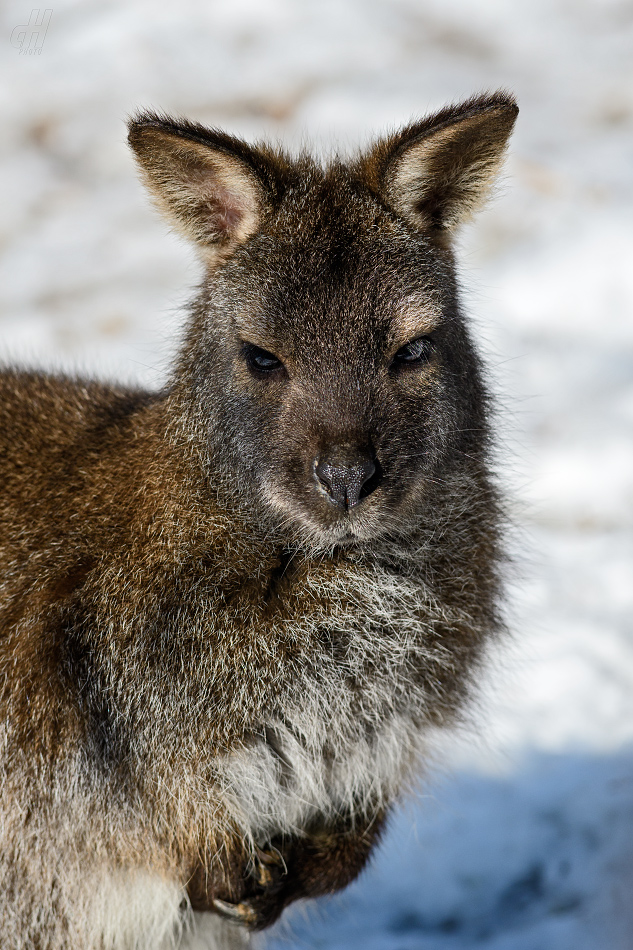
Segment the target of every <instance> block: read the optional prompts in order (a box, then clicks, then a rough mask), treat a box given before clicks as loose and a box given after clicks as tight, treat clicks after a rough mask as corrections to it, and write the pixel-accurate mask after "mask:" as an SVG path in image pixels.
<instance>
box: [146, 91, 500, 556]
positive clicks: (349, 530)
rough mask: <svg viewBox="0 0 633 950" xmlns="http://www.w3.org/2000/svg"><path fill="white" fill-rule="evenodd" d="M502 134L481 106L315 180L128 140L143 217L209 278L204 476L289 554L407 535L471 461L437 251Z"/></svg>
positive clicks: (264, 163) (299, 170)
mask: <svg viewBox="0 0 633 950" xmlns="http://www.w3.org/2000/svg"><path fill="white" fill-rule="evenodd" d="M514 116H515V111H514V106H513V104H512V103H511V102H510V101H509V100H505V99H503V98H499V97H497V98H495V99H494V100H484V101H483V102H482V101H481V100H479V101H477V102H473V103H472V104H471V107H470V109H469V108H465V109H464V110H463V111H461V112H460V113H458V114H457V115H455V114H454V113H450V112H446V113H445V114H444V115H443V116H441V117H439V119H438V121H437V122H436V123H435V125H434V126H430V123H428V122H426V123H425V122H423V123H420V124H418V125H416V126H412V127H410V128H409V129H407V130H405V131H403V132H402V133H400V135H398V136H394V137H393V139H391V140H389V141H387V142H386V143H381V145H380V146H378V147H376V148H374V150H373V151H372V152H370V154H369V155H368V156H366V157H365V158H363V159H361V160H360V161H358V162H356V163H355V164H354V165H352V166H351V167H349V166H345V165H343V164H341V163H335V164H333V165H332V166H331V167H329V168H326V169H323V168H321V167H320V166H318V165H316V164H315V163H314V162H313V161H311V160H310V159H309V158H307V157H304V158H303V159H302V160H301V161H300V162H299V163H295V164H293V163H291V162H290V161H289V160H288V159H286V158H285V157H282V156H279V155H275V154H273V153H271V152H269V151H267V150H265V151H262V150H259V151H255V150H251V149H248V148H247V147H245V146H244V145H243V143H236V142H234V141H233V140H230V139H228V138H227V137H226V136H223V135H218V134H216V133H210V132H208V131H206V130H204V129H200V128H199V127H196V126H192V125H189V124H188V123H183V124H176V123H172V122H170V121H163V120H161V119H159V118H157V117H152V116H144V117H140V118H139V119H138V120H137V121H136V122H134V123H133V124H132V127H131V133H130V141H131V143H132V145H133V147H134V148H135V150H136V152H137V156H138V158H139V162H140V164H141V168H142V169H143V171H144V173H145V176H146V179H147V181H148V183H149V185H150V188H151V189H152V191H153V192H154V194H155V196H156V198H157V201H158V203H159V205H160V206H162V207H163V208H164V209H166V210H167V212H168V214H169V215H170V217H171V218H172V219H173V220H175V223H176V225H177V226H178V227H179V228H180V229H181V230H184V231H185V233H187V234H188V236H190V237H194V239H195V240H196V241H197V242H198V245H199V247H200V249H201V251H202V254H203V256H205V257H206V258H207V260H208V261H209V265H208V275H207V278H206V281H205V284H204V286H203V291H202V294H201V297H200V300H199V303H198V306H197V314H196V316H197V319H196V322H195V324H194V333H193V334H192V337H191V341H192V345H191V349H190V350H189V351H188V352H187V358H188V360H189V361H190V363H191V370H190V372H191V376H188V379H191V380H192V381H193V382H194V385H195V390H194V392H193V393H191V395H193V396H194V398H195V401H196V413H197V414H198V417H199V418H201V419H203V418H204V417H205V416H207V417H208V419H209V451H210V457H211V464H216V465H217V464H218V461H219V462H220V465H221V467H222V468H223V469H224V470H225V471H226V472H227V473H228V474H229V476H233V477H236V476H237V473H238V472H239V481H240V489H241V490H242V491H245V490H248V494H249V495H250V498H251V500H252V501H253V502H254V504H255V505H256V507H259V508H261V507H262V505H265V506H266V507H267V508H268V510H269V512H270V513H272V514H273V515H274V519H273V520H277V521H278V522H279V523H280V524H282V525H283V527H284V529H285V530H286V531H287V532H288V534H289V535H290V537H294V538H296V539H297V540H300V541H301V540H307V539H309V540H310V541H312V542H313V543H316V544H317V545H325V546H328V545H333V544H336V543H346V542H353V541H355V540H371V539H372V538H376V537H378V536H379V535H384V534H387V533H393V532H395V533H401V532H403V531H404V532H405V533H406V532H407V531H410V530H411V527H412V523H413V524H414V523H415V522H416V521H417V519H419V518H420V517H423V514H424V508H425V505H426V504H428V503H429V500H430V497H431V494H432V492H431V491H430V488H431V487H432V486H433V485H434V484H436V483H437V481H438V480H440V479H441V477H442V473H443V471H444V470H445V469H446V468H450V469H454V467H455V464H456V460H457V459H458V458H459V455H460V453H463V452H468V451H471V452H472V451H473V450H475V449H476V447H477V445H478V444H480V443H481V437H482V424H483V420H482V415H481V387H480V383H479V378H478V368H477V361H476V359H475V357H474V355H473V353H472V351H471V346H470V343H469V341H468V338H467V335H466V333H465V330H464V327H463V324H462V320H461V317H460V315H459V312H458V306H457V299H456V290H455V281H454V275H453V267H452V259H451V254H450V250H449V247H448V245H449V235H450V232H451V230H452V228H454V226H455V225H456V223H458V222H459V220H460V219H461V218H462V217H463V216H465V215H466V214H468V213H469V212H470V211H471V210H472V207H473V206H474V205H475V204H476V203H477V202H478V201H479V200H480V199H481V196H482V193H485V191H486V189H487V186H488V185H489V182H490V180H491V178H492V177H493V175H494V172H495V171H496V169H497V166H498V164H499V161H500V159H501V156H502V153H503V149H504V146H505V142H506V139H507V136H508V134H509V132H510V129H511V126H512V123H513V120H514ZM209 208H211V209H212V211H211V213H209Z"/></svg>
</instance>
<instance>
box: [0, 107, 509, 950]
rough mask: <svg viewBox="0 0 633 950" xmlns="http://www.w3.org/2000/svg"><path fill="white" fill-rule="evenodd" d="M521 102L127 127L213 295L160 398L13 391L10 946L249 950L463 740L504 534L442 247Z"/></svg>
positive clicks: (1, 634) (88, 384)
mask: <svg viewBox="0 0 633 950" xmlns="http://www.w3.org/2000/svg"><path fill="white" fill-rule="evenodd" d="M516 114H517V107H516V104H515V102H514V99H513V98H512V97H511V96H509V95H507V94H505V93H503V92H499V93H496V94H493V95H483V96H479V97H475V98H472V99H470V100H468V101H467V102H464V103H462V104H461V105H458V106H454V107H449V108H446V109H444V110H442V111H441V112H438V113H437V114H435V115H432V116H430V117H428V118H425V119H423V120H421V121H418V122H415V123H413V124H411V125H409V126H407V127H406V128H404V129H402V131H400V132H397V133H395V134H392V135H388V136H386V137H384V138H383V139H381V140H380V141H378V142H377V143H375V144H374V145H373V146H371V147H370V148H368V149H367V150H366V151H365V152H364V153H363V154H362V155H360V156H356V157H355V158H353V159H352V160H350V161H348V162H344V161H343V160H341V159H339V158H335V159H333V160H331V161H330V162H329V163H321V162H317V161H315V160H313V159H311V158H310V157H309V156H308V155H305V154H303V155H301V156H300V157H298V158H296V159H293V158H291V157H289V156H288V155H286V154H285V153H284V152H283V151H281V150H279V149H274V148H271V147H269V146H266V145H258V146H250V145H248V144H246V143H245V142H243V141H241V140H240V139H237V138H234V137H232V136H230V135H227V134H225V133H223V132H219V131H214V130H209V129H206V128H203V127H202V126H200V125H197V124H195V123H192V122H189V121H181V120H174V119H171V118H168V117H166V116H162V115H157V114H151V113H144V114H141V115H138V116H137V117H136V118H134V119H133V120H132V121H131V122H130V130H129V141H130V144H131V147H132V149H133V151H134V153H135V156H136V158H137V160H138V164H139V166H140V169H141V173H142V175H143V178H144V180H145V182H146V184H147V186H148V188H149V190H150V192H151V194H152V195H153V197H154V199H155V201H156V203H157V204H158V206H159V208H160V209H161V210H162V211H163V212H164V213H165V215H166V216H167V218H168V219H169V221H170V222H171V223H172V225H173V226H174V227H176V228H177V229H178V230H180V231H181V232H182V233H183V234H184V235H186V236H187V237H188V238H190V239H191V240H193V241H194V242H195V244H196V247H197V249H198V251H199V254H200V257H201V259H202V262H203V264H204V277H203V280H202V283H201V286H200V288H199V291H198V293H197V296H196V298H195V300H194V302H193V304H192V307H191V314H190V320H189V323H188V328H187V330H186V334H185V337H184V341H183V343H182V346H181V349H180V352H179V355H178V358H177V359H176V361H175V364H174V366H173V370H172V372H171V375H170V378H169V382H168V384H167V385H166V386H165V388H164V389H163V390H162V391H160V392H144V391H140V390H138V391H137V390H133V389H126V388H123V387H118V386H109V385H103V384H101V383H97V382H94V381H91V380H88V379H69V378H65V377H62V376H49V375H46V374H44V373H40V372H23V371H18V370H14V369H6V370H4V371H3V372H2V373H1V374H0V464H1V486H2V487H1V493H0V566H1V575H0V673H1V676H0V684H1V692H0V701H1V704H2V741H1V770H2V795H1V801H0V873H1V880H2V887H1V888H0V929H1V940H0V943H1V945H2V948H3V950H18V948H21V950H26V948H29V950H62V948H64V950H127V948H129V950H132V948H134V950H157V948H159V947H160V948H168V947H194V946H195V947H209V948H211V947H213V948H216V947H217V948H226V947H234V946H245V945H247V943H248V941H249V933H250V931H252V930H256V929H259V928H263V927H266V926H268V925H269V924H270V923H271V922H272V921H274V920H275V919H276V918H277V917H278V916H279V914H280V913H281V911H282V909H283V908H284V907H285V906H287V905H288V904H289V903H290V902H291V901H293V900H295V899H297V898H301V897H308V896H314V895H318V894H324V893H327V892H331V891H334V890H336V889H338V888H341V887H344V886H345V885H346V884H347V883H348V882H349V881H351V880H352V879H353V878H354V877H355V876H356V875H357V874H358V873H359V871H360V870H361V868H362V867H363V866H364V864H365V863H366V861H367V858H368V856H369V854H370V852H371V850H372V846H373V845H374V844H375V842H376V841H377V840H378V838H379V836H380V832H381V829H382V827H383V825H384V822H385V819H386V816H387V815H388V812H389V810H390V808H391V806H392V804H393V802H394V801H395V800H396V798H397V797H398V795H399V794H400V793H401V792H402V790H403V789H405V788H406V787H407V785H408V784H409V783H410V782H411V781H412V778H413V776H414V775H415V774H416V770H417V769H418V767H419V765H420V762H421V760H423V758H424V751H425V741H428V735H429V731H430V730H432V729H434V728H436V727H438V726H439V727H442V726H446V725H449V724H451V723H454V722H455V721H456V717H457V716H458V715H459V710H460V708H462V707H463V703H464V701H465V700H466V699H467V697H468V695H469V690H470V687H471V686H472V684H473V683H474V682H475V680H476V677H477V671H478V670H480V669H481V659H482V655H483V648H484V646H485V645H486V644H487V643H488V641H489V639H490V638H491V637H494V636H495V635H496V634H497V633H498V632H499V630H500V629H501V627H502V624H501V621H500V608H499V603H500V593H499V592H500V574H501V568H500V565H501V562H502V556H501V553H500V552H501V550H502V544H501V540H500V535H501V533H502V532H501V524H502V517H501V514H500V511H501V506H500V503H499V500H498V494H497V490H496V488H495V485H494V480H493V478H492V476H491V475H490V471H489V469H490V464H489V454H490V436H489V424H488V398H487V395H486V389H485V386H484V383H483V381H482V372H481V367H480V362H479V358H478V357H477V355H476V352H475V349H474V347H473V344H472V342H471V339H470V336H469V333H468V330H467V328H466V324H465V320H464V317H463V315H462V313H461V310H460V304H459V293H458V287H457V283H456V277H455V267H454V257H453V251H452V241H453V237H454V235H455V231H456V229H457V228H458V226H459V225H460V223H461V222H462V221H464V220H465V219H466V218H468V217H469V216H470V215H471V214H472V213H473V211H474V210H476V208H477V207H479V205H480V204H481V203H482V201H483V199H484V198H485V196H486V194H487V192H488V191H489V188H490V185H491V182H492V181H493V179H494V176H495V174H496V172H497V171H498V169H499V166H500V164H501V162H502V159H503V155H504V151H505V148H506V144H507V140H508V137H509V135H510V132H511V130H512V126H513V124H514V120H515V118H516Z"/></svg>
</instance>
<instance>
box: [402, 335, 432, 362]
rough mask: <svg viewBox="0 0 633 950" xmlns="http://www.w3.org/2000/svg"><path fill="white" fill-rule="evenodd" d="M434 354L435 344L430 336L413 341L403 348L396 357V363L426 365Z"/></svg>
mask: <svg viewBox="0 0 633 950" xmlns="http://www.w3.org/2000/svg"><path fill="white" fill-rule="evenodd" d="M432 353H433V342H432V341H431V340H430V339H429V337H428V336H421V337H418V339H417V340H411V342H410V343H407V345H406V346H401V347H400V349H399V350H398V352H397V353H396V355H395V356H394V362H395V363H426V362H427V361H428V360H430V358H431V355H432Z"/></svg>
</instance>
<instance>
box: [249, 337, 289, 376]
mask: <svg viewBox="0 0 633 950" xmlns="http://www.w3.org/2000/svg"><path fill="white" fill-rule="evenodd" d="M243 352H244V359H245V360H246V364H247V366H248V368H249V369H250V370H252V371H253V372H256V373H273V372H274V371H275V370H276V369H282V368H283V365H284V364H283V363H282V362H281V360H279V359H277V357H276V356H275V355H274V353H269V352H268V350H262V349H261V347H259V346H255V345H254V344H253V343H245V344H244V350H243Z"/></svg>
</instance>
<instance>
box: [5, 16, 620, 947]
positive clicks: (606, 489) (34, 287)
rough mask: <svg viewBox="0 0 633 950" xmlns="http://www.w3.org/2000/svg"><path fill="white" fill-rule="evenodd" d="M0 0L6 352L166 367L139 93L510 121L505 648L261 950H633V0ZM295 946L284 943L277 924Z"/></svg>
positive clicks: (150, 372) (504, 246) (482, 224)
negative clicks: (136, 159) (394, 801)
mask: <svg viewBox="0 0 633 950" xmlns="http://www.w3.org/2000/svg"><path fill="white" fill-rule="evenodd" d="M28 17H29V7H28V6H25V5H24V4H23V3H17V2H13V0H6V2H5V3H4V4H3V6H2V8H1V10H0V25H1V30H0V33H1V35H2V36H3V37H4V38H5V39H4V40H3V41H2V42H0V77H1V80H2V81H1V82H0V108H1V109H2V117H3V137H2V142H1V143H0V165H1V169H2V179H1V180H2V188H3V198H2V202H0V247H1V248H2V258H1V260H0V341H1V342H0V355H1V356H2V357H3V358H4V359H12V360H18V361H20V362H28V363H34V364H37V365H44V366H47V367H52V368H63V369H65V370H67V371H70V372H73V371H77V370H80V371H83V370H87V371H90V372H94V373H96V374H98V375H100V376H116V377H118V378H120V379H124V380H135V381H139V382H141V383H145V384H156V383H157V382H159V381H160V379H161V378H162V377H163V374H164V371H165V366H166V363H167V361H168V360H169V357H170V354H171V353H173V351H174V348H175V346H176V345H177V340H178V328H179V326H180V324H181V319H182V304H183V302H184V301H185V300H186V298H187V293H188V288H190V287H191V286H192V285H193V284H194V283H195V281H196V280H197V277H198V273H199V271H198V268H197V265H196V263H195V261H194V259H193V257H192V255H191V253H190V251H189V250H188V249H187V248H186V247H185V246H184V245H183V244H182V243H180V242H179V241H178V240H177V239H176V238H175V237H174V236H172V235H170V234H168V233H166V231H165V228H164V227H163V225H162V223H161V222H160V221H159V220H158V219H157V217H156V215H155V213H154V212H153V211H152V210H151V208H150V206H149V203H148V202H147V201H146V199H145V197H144V195H143V193H142V189H141V187H140V185H139V184H138V182H137V180H136V177H135V172H134V168H133V164H132V160H131V157H130V155H129V154H128V152H127V148H126V146H125V129H124V119H125V117H126V115H128V114H129V113H131V112H133V111H134V110H135V109H137V108H139V107H147V106H150V107H155V108H160V109H164V110H165V111H168V112H175V113H178V114H184V115H187V116H190V117H193V118H196V119H198V120H200V121H202V122H206V123H208V124H211V125H218V126H220V127H224V128H227V129H230V130H231V131H233V132H236V133H238V134H243V135H245V136H248V137H251V138H260V137H271V138H273V139H282V140H283V141H284V142H286V143H287V144H289V145H290V146H292V147H298V146H300V145H301V144H302V143H303V142H309V143H312V144H313V145H314V146H315V147H317V148H319V149H323V150H324V151H325V150H327V149H328V148H331V147H333V146H334V145H337V147H339V148H340V149H341V150H343V151H345V150H347V149H352V148H355V147H356V146H358V145H359V144H362V143H364V142H366V141H367V140H368V139H369V138H370V136H371V135H372V134H375V133H377V132H379V131H380V130H382V129H384V128H387V127H390V128H393V127H394V126H397V125H398V124H399V123H401V122H404V121H407V120H408V119H409V118H410V117H411V116H412V115H420V114H423V113H425V112H426V111H428V110H429V109H433V108H436V107H440V106H442V105H443V104H445V103H446V102H447V101H450V100H455V99H459V98H461V97H466V96H468V95H470V94H471V93H472V92H474V91H477V90H480V89H484V88H487V89H494V88H498V87H500V86H506V87H509V88H511V89H512V90H513V91H514V92H515V93H516V94H517V96H518V99H519V102H520V105H521V115H520V117H519V122H518V126H517V131H516V135H515V137H514V139H513V146H512V152H511V155H510V159H509V161H508V164H507V168H506V174H505V177H504V180H503V181H502V183H501V185H500V187H499V189H498V194H497V197H496V200H495V202H494V203H493V204H492V205H491V206H490V208H489V209H488V210H487V211H485V212H484V213H483V214H482V215H481V216H480V218H479V220H478V221H477V222H476V223H475V224H474V226H473V227H471V228H469V229H468V231H467V232H466V233H465V234H464V236H463V238H462V241H461V257H460V259H461V271H462V281H463V284H464V287H465V288H466V289H465V292H464V296H465V300H466V303H467V306H468V308H469V310H470V312H471V313H472V314H473V320H474V326H475V332H476V335H477V336H478V338H479V340H480V344H481V346H482V347H483V349H484V351H485V353H486V354H487V358H488V362H489V365H490V370H491V376H492V379H493V381H494V388H495V390H496V391H497V392H498V404H499V419H498V429H499V434H500V448H499V467H500V471H501V475H502V479H503V482H504V484H505V486H506V487H507V491H508V494H509V497H510V499H511V508H512V513H513V519H514V530H513V536H512V549H513V554H514V567H513V570H512V576H511V578H510V581H509V620H510V626H511V630H512V637H511V639H510V640H509V641H508V643H507V644H506V645H505V646H503V647H500V648H499V649H498V650H497V651H495V652H494V654H493V655H492V656H491V659H490V672H489V675H488V676H487V679H486V682H485V683H484V684H483V686H482V696H481V700H480V702H479V704H478V705H477V707H476V708H475V709H474V710H473V711H472V715H471V719H470V724H469V726H467V727H464V729H463V730H462V731H461V732H460V734H458V735H455V736H448V737H444V738H438V739H437V743H436V744H437V749H436V753H435V760H436V762H437V763H438V764H437V766H435V767H434V768H433V770H432V771H431V772H429V774H428V775H427V776H426V777H425V778H424V779H423V780H422V781H421V785H420V790H419V792H418V793H417V794H416V795H414V796H412V797H411V799H410V800H409V801H408V803H406V805H403V807H402V808H401V809H400V811H399V812H398V814H397V815H396V816H394V819H393V822H392V825H391V828H390V831H389V833H388V835H387V836H386V838H385V841H384V844H383V845H382V847H381V849H380V851H379V853H378V854H377V856H376V859H375V861H374V863H373V865H372V867H371V868H370V869H369V870H368V871H367V872H365V874H364V875H363V876H362V877H361V879H360V880H359V881H358V882H357V884H355V885H354V886H353V887H352V888H350V889H349V890H348V891H346V892H345V893H344V894H343V895H341V896H340V897H336V898H334V899H332V900H331V901H322V902H319V903H318V905H317V906H316V907H311V908H310V909H306V908H303V907H300V908H297V909H296V910H294V911H291V912H290V913H289V914H288V920H287V921H286V922H284V924H283V926H282V927H281V928H280V932H279V933H277V934H276V935H273V936H272V937H269V938H268V940H267V941H266V942H267V943H268V946H269V947H275V948H281V947H282V946H283V947H292V948H298V947H310V948H311V947H328V948H331V950H335V948H338V947H349V948H354V947H357V948H359V950H360V948H367V950H374V948H375V950H427V948H433V950H435V948H438V950H439V948H442V950H444V948H445V950H453V948H457V947H459V948H470V947H472V948H474V947H484V948H486V950H549V948H551V950H567V948H569V950H571V948H572V947H573V948H574V950H625V948H631V947H633V911H632V910H631V909H630V907H631V906H633V901H631V900H630V898H629V897H628V895H629V894H630V892H631V886H632V884H633V840H632V834H633V831H632V830H631V829H632V828H633V824H632V822H631V809H632V808H633V785H632V782H633V751H632V750H633V622H632V619H631V618H632V616H633V610H632V607H633V532H632V529H633V438H632V436H633V266H631V261H632V260H633V227H632V225H633V213H632V212H633V176H632V174H631V169H632V167H633V136H632V134H631V133H632V131H633V8H632V7H631V4H630V2H628V0H531V2H530V3H510V2H506V0H480V2H473V0H441V2H440V0H239V2H238V0H233V2H231V3H228V2H220V0H206V2H203V0H180V2H179V3H178V4H177V5H174V6H167V5H164V6H160V5H156V4H152V3H149V2H147V0H132V2H123V0H111V2H109V3H105V2H103V0H82V2H79V0H63V2H58V3H56V4H55V6H54V7H53V15H52V19H51V22H50V25H49V28H48V32H47V34H46V38H45V41H44V44H43V46H42V47H41V51H40V52H39V53H37V54H35V55H22V54H21V53H20V51H19V50H18V49H16V48H15V47H14V46H12V45H11V43H10V42H9V37H10V36H11V33H12V31H13V29H14V27H15V26H16V25H18V24H20V23H25V22H27V21H28ZM289 935H290V936H289Z"/></svg>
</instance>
